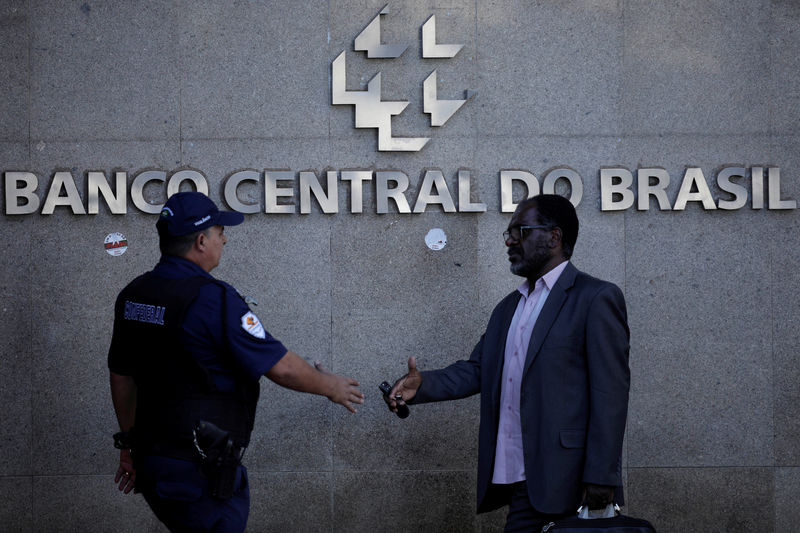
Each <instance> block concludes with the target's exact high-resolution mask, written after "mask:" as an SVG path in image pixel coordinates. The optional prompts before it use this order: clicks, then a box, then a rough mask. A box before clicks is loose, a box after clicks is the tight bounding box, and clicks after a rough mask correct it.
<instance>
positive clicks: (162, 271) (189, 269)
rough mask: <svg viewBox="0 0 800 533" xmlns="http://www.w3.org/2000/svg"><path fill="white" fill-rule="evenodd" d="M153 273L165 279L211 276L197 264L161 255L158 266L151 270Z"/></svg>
mask: <svg viewBox="0 0 800 533" xmlns="http://www.w3.org/2000/svg"><path fill="white" fill-rule="evenodd" d="M153 273H154V274H156V275H157V276H161V277H165V278H182V277H189V276H207V277H209V278H210V277H212V276H211V274H209V273H208V272H206V271H205V270H203V269H202V267H200V265H198V264H197V263H194V262H192V261H189V260H188V259H184V258H183V257H178V256H176V255H162V256H161V259H160V260H159V261H158V264H157V265H156V266H155V268H154V269H153Z"/></svg>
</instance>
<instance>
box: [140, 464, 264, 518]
mask: <svg viewBox="0 0 800 533" xmlns="http://www.w3.org/2000/svg"><path fill="white" fill-rule="evenodd" d="M136 476H137V477H136V488H137V489H138V490H139V491H140V492H141V493H142V495H143V496H144V499H145V500H146V501H147V504H148V505H149V506H150V509H152V510H153V513H155V515H156V517H157V518H158V519H159V520H161V522H163V523H164V525H165V526H167V529H169V530H170V531H172V532H173V533H184V532H186V533H188V532H192V533H197V532H206V533H242V532H243V531H244V530H245V527H246V526H247V516H248V514H249V511H250V488H249V486H248V483H247V469H246V468H245V467H244V466H241V465H240V466H239V469H238V471H237V474H236V478H237V479H236V490H235V492H234V494H233V497H232V498H230V499H228V500H220V499H217V498H215V497H213V496H212V495H211V491H210V489H209V486H208V479H207V478H206V477H205V475H203V472H202V469H201V467H200V465H199V464H198V463H194V462H191V461H183V460H180V459H172V458H168V457H158V456H147V457H143V458H141V459H140V460H139V461H138V463H137V472H136Z"/></svg>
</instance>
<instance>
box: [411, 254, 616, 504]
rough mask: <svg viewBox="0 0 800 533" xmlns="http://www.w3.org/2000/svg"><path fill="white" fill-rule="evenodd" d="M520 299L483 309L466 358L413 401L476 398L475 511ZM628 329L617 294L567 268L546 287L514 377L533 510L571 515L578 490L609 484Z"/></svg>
mask: <svg viewBox="0 0 800 533" xmlns="http://www.w3.org/2000/svg"><path fill="white" fill-rule="evenodd" d="M519 299H520V294H519V292H518V291H514V292H513V293H511V294H509V295H508V296H506V297H505V298H504V299H503V300H502V301H501V302H500V303H499V304H498V305H497V307H495V309H494V311H493V312H492V316H491V318H490V319H489V324H488V326H487V327H486V332H485V333H484V334H483V336H482V337H481V340H480V341H479V342H478V344H477V345H476V346H475V349H474V350H473V351H472V355H471V356H470V358H469V360H465V361H457V362H456V363H453V364H452V365H450V366H448V367H446V368H443V369H441V370H433V371H426V372H422V385H421V387H420V389H419V390H418V392H417V395H416V397H415V398H414V400H413V403H415V404H417V403H425V402H433V401H442V400H452V399H457V398H464V397H466V396H470V395H473V394H477V393H480V394H481V421H480V434H479V451H478V493H477V495H478V501H477V504H478V512H479V513H480V512H486V511H491V510H492V509H496V508H498V507H500V506H502V505H504V504H505V503H507V502H503V501H500V500H498V498H497V491H496V490H493V485H492V483H491V481H492V474H493V472H494V456H495V447H496V441H497V426H498V420H499V415H498V412H499V406H500V386H501V383H500V381H501V376H502V370H503V359H504V353H505V344H506V336H507V333H508V328H509V325H510V324H511V318H512V317H513V316H514V311H515V310H516V307H517V303H518V302H519ZM628 351H629V330H628V324H627V314H626V310H625V300H624V298H623V296H622V291H620V289H619V288H618V287H617V286H616V285H614V284H612V283H609V282H606V281H601V280H599V279H596V278H593V277H591V276H589V275H587V274H585V273H583V272H580V271H578V270H577V269H576V268H575V267H574V266H573V265H572V264H571V263H570V264H569V265H567V267H566V269H565V270H564V272H563V273H562V274H561V276H560V277H559V278H558V281H557V282H556V284H555V285H554V286H553V289H552V291H551V292H550V295H549V296H548V298H547V301H546V303H545V305H544V307H543V308H542V311H541V313H540V315H539V318H538V319H537V321H536V325H535V327H534V329H533V333H532V334H531V340H530V345H529V348H528V353H527V357H526V360H525V366H524V370H523V377H522V393H521V400H520V416H521V419H522V441H523V453H524V460H525V476H526V482H527V485H528V494H529V496H530V499H531V504H532V505H533V507H534V508H535V509H537V510H538V511H540V512H543V513H567V512H572V511H575V509H577V507H578V505H579V504H580V498H581V484H582V483H583V482H586V483H596V484H600V485H614V486H617V487H619V490H618V492H617V503H623V501H622V492H621V487H622V473H621V464H620V461H621V455H622V439H623V435H624V433H625V421H626V418H627V411H628V389H629V385H630V370H629V368H628Z"/></svg>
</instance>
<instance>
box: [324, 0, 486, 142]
mask: <svg viewBox="0 0 800 533" xmlns="http://www.w3.org/2000/svg"><path fill="white" fill-rule="evenodd" d="M388 14H389V6H388V4H387V5H386V6H384V8H383V9H382V10H381V11H380V13H378V15H376V16H375V18H374V19H372V22H370V23H369V24H368V25H367V27H366V28H364V31H362V32H361V33H360V34H359V35H358V37H356V39H355V41H354V43H353V49H354V50H356V51H362V52H366V54H367V58H369V59H375V58H381V59H391V58H397V57H400V56H401V55H402V54H403V52H405V51H406V48H408V46H406V45H401V44H381V15H388ZM461 48H463V45H460V44H438V43H437V42H436V15H431V17H430V18H429V19H428V20H427V21H426V22H425V23H424V24H423V25H422V57H423V58H431V59H434V58H436V59H449V58H452V57H455V55H456V54H457V53H458V52H459V51H460V50H461ZM346 57H347V52H346V51H345V50H343V51H342V52H341V53H340V54H339V55H338V56H337V57H336V59H334V60H333V63H332V64H331V74H332V75H331V80H332V81H331V103H332V104H333V105H352V106H353V107H354V114H355V125H356V128H374V129H377V130H378V150H379V151H386V152H418V151H420V150H421V149H422V148H423V147H424V146H425V145H426V144H428V141H430V138H429V137H393V136H392V117H393V116H396V115H399V114H400V113H402V112H403V111H404V110H405V109H406V107H407V106H408V102H407V101H386V100H382V99H381V73H380V72H378V73H377V74H376V75H375V76H374V77H373V78H372V79H371V80H370V81H369V83H368V84H367V90H366V91H349V90H347V74H346V70H347V69H346ZM422 88H423V112H424V113H426V114H428V115H430V123H431V127H439V126H444V125H445V123H446V122H447V121H448V120H450V117H452V116H453V115H454V114H455V113H456V111H458V110H459V109H461V106H463V105H464V104H465V103H466V102H467V100H469V99H471V98H472V97H474V95H475V93H473V92H471V91H465V98H464V100H439V99H438V97H437V77H436V70H434V71H433V72H431V73H430V75H428V77H427V78H426V79H425V81H423V82H422Z"/></svg>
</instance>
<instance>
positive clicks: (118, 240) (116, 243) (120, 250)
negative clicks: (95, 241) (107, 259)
mask: <svg viewBox="0 0 800 533" xmlns="http://www.w3.org/2000/svg"><path fill="white" fill-rule="evenodd" d="M105 245H106V252H108V254H109V255H113V256H115V257H116V256H118V255H122V254H124V253H125V250H127V249H128V239H126V238H125V235H123V234H122V233H116V232H115V233H109V234H108V235H106V241H105Z"/></svg>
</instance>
